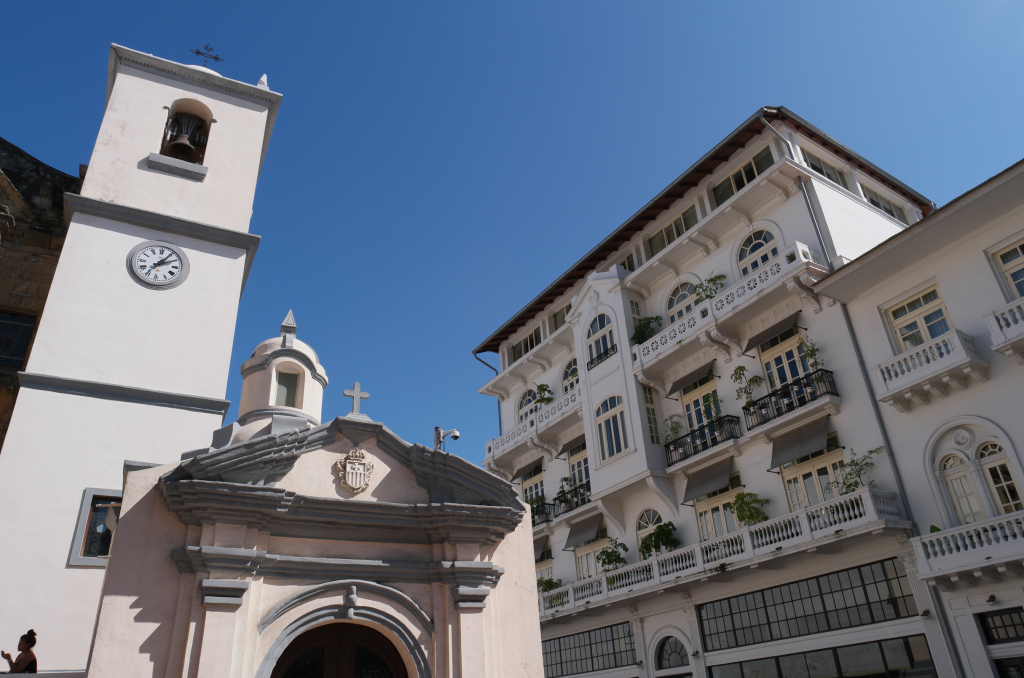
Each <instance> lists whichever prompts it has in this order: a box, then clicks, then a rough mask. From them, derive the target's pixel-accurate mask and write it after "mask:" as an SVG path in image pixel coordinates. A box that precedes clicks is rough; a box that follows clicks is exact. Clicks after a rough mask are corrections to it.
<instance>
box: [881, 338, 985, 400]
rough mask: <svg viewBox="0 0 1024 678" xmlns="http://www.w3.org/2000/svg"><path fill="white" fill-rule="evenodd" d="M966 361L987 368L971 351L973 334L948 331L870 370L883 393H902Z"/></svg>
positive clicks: (972, 349) (956, 368)
mask: <svg viewBox="0 0 1024 678" xmlns="http://www.w3.org/2000/svg"><path fill="white" fill-rule="evenodd" d="M965 364H966V365H971V364H974V365H976V366H977V367H978V368H987V367H988V364H987V363H985V362H984V361H982V360H981V358H980V357H979V356H978V354H977V353H976V352H975V350H974V337H972V336H971V335H969V334H964V333H963V332H961V331H959V330H950V331H949V332H946V333H945V334H943V335H941V336H938V337H936V338H935V339H931V340H930V341H926V342H925V343H923V344H921V345H920V346H915V347H914V348H912V349H910V350H909V351H904V352H903V353H900V354H899V355H898V356H896V357H895V358H893V359H892V360H890V361H889V362H885V363H882V364H881V365H879V366H878V367H876V368H874V370H872V371H873V372H874V373H875V375H876V378H877V379H878V381H879V382H880V386H881V388H882V390H883V392H885V393H888V392H902V391H905V390H908V389H910V388H912V387H914V386H920V385H923V384H925V383H926V382H927V381H928V380H930V379H932V378H933V377H934V378H937V377H940V376H942V375H943V374H947V373H948V371H950V370H957V371H959V368H961V367H962V366H964V365H965ZM954 374H956V373H954ZM958 376H964V375H958ZM972 376H973V375H972Z"/></svg>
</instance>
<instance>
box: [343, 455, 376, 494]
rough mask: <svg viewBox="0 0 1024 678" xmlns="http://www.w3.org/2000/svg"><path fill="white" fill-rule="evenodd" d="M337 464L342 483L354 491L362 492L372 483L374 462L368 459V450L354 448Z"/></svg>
mask: <svg viewBox="0 0 1024 678" xmlns="http://www.w3.org/2000/svg"><path fill="white" fill-rule="evenodd" d="M336 466H337V467H338V477H339V478H340V479H341V482H342V484H343V485H344V486H345V487H347V488H348V489H350V490H352V491H353V492H362V491H363V490H365V489H366V488H367V487H369V485H370V474H372V473H373V462H372V461H367V460H366V452H365V451H363V450H352V451H351V452H349V453H348V454H347V455H345V457H344V458H343V459H341V461H339V462H338V463H337V464H336Z"/></svg>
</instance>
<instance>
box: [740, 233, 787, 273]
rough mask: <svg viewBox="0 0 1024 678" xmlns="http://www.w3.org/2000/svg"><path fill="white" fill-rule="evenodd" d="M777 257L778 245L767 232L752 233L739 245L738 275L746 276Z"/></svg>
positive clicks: (773, 237)
mask: <svg viewBox="0 0 1024 678" xmlns="http://www.w3.org/2000/svg"><path fill="white" fill-rule="evenodd" d="M777 256H779V245H778V243H777V242H775V236H774V235H772V234H771V233H769V232H768V231H764V230H761V231H754V232H753V233H751V234H750V235H748V236H747V237H746V238H744V240H743V244H741V245H740V253H739V261H740V275H742V276H743V277H744V278H746V277H747V276H748V275H750V274H751V273H753V272H754V271H756V270H757V269H759V268H761V267H762V266H764V265H765V264H767V263H768V262H769V261H771V260H772V259H774V258H775V257H777Z"/></svg>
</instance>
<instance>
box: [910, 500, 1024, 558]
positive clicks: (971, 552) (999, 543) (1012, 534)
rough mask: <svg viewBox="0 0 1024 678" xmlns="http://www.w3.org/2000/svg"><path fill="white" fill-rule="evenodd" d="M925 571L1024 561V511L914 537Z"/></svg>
mask: <svg viewBox="0 0 1024 678" xmlns="http://www.w3.org/2000/svg"><path fill="white" fill-rule="evenodd" d="M911 541H913V542H914V546H915V549H916V550H917V553H918V561H919V562H921V564H922V568H921V569H922V572H925V571H928V570H931V571H935V570H943V569H946V568H958V567H965V568H967V569H971V568H974V567H977V568H980V567H981V566H982V565H993V564H996V563H998V562H999V561H1000V559H1001V558H1010V559H1016V560H1020V559H1022V558H1024V511H1017V512H1015V513H1010V514H1007V515H1005V516H999V517H998V518H992V519H990V520H983V521H979V522H976V523H971V524H969V525H962V526H960V527H954V528H952V529H949V530H943V531H941V532H935V533H932V534H928V535H924V536H921V537H915V538H914V539H912V540H911Z"/></svg>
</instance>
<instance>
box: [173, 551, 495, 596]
mask: <svg viewBox="0 0 1024 678" xmlns="http://www.w3.org/2000/svg"><path fill="white" fill-rule="evenodd" d="M171 560H173V561H174V562H175V564H176V565H177V566H178V572H179V573H181V574H197V573H201V572H213V571H216V572H218V573H222V574H231V575H235V576H239V577H277V578H283V579H313V580H337V579H365V580H370V581H378V582H379V581H388V582H392V583H395V582H408V583H414V584H447V585H449V586H459V587H468V588H474V589H475V588H482V587H494V586H496V585H497V584H498V580H499V579H500V578H501V575H503V574H504V573H505V570H504V568H501V567H498V566H497V565H495V564H494V563H490V562H477V561H468V560H456V561H450V560H441V561H403V560H355V559H351V558H313V557H310V556H282V555H277V554H273V553H268V552H266V551H259V550H256V549H238V548H228V547H223V546H187V547H185V548H183V549H174V550H173V551H171Z"/></svg>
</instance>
